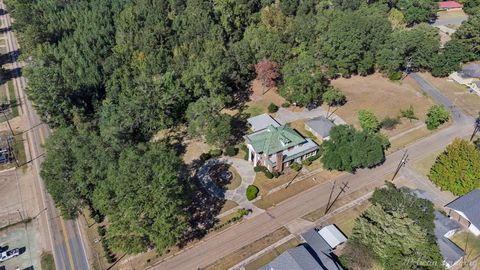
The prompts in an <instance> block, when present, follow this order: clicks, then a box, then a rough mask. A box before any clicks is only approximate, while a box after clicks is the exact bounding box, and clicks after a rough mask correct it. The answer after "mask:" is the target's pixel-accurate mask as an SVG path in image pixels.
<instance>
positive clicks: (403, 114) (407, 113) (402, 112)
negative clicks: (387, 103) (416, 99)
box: [400, 105, 418, 121]
mask: <svg viewBox="0 0 480 270" xmlns="http://www.w3.org/2000/svg"><path fill="white" fill-rule="evenodd" d="M400 116H401V117H405V118H407V119H409V120H410V121H412V119H413V120H418V117H417V116H416V115H415V111H414V110H413V106H412V105H410V107H408V109H406V110H400Z"/></svg>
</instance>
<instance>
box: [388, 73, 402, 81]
mask: <svg viewBox="0 0 480 270" xmlns="http://www.w3.org/2000/svg"><path fill="white" fill-rule="evenodd" d="M402 76H403V73H402V72H401V71H394V72H391V73H390V74H388V78H389V79H390V80H392V81H398V80H400V79H401V78H402Z"/></svg>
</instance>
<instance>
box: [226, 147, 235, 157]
mask: <svg viewBox="0 0 480 270" xmlns="http://www.w3.org/2000/svg"><path fill="white" fill-rule="evenodd" d="M237 153H238V148H236V147H235V146H233V145H229V146H227V147H226V148H225V155H227V156H229V157H233V156H235V155H236V154H237Z"/></svg>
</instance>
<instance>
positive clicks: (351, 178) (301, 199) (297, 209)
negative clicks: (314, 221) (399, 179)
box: [152, 73, 473, 270]
mask: <svg viewBox="0 0 480 270" xmlns="http://www.w3.org/2000/svg"><path fill="white" fill-rule="evenodd" d="M410 76H411V77H412V78H413V79H414V80H415V81H416V82H417V83H418V84H419V85H420V86H421V87H422V88H423V90H424V91H425V92H426V93H428V94H429V95H431V96H432V98H433V99H434V100H435V101H436V102H438V103H440V104H443V105H445V106H446V107H447V108H448V109H449V110H450V111H451V112H452V114H453V120H454V123H453V125H452V126H450V127H448V128H446V129H443V130H441V131H439V132H437V133H434V134H433V135H431V136H429V137H426V138H424V139H422V140H419V141H417V142H415V143H413V144H410V145H409V146H407V147H405V148H404V149H402V150H399V151H397V152H394V153H392V154H390V155H388V156H387V157H386V160H385V162H384V164H383V165H381V166H378V167H376V168H373V169H362V170H359V171H357V173H355V174H343V175H341V176H339V177H337V178H335V179H332V181H336V182H337V183H343V182H345V183H348V187H349V188H348V189H347V191H346V195H347V194H351V193H353V192H355V191H364V192H363V193H362V192H360V194H358V197H361V196H362V195H364V194H366V193H368V192H370V191H371V190H373V188H374V187H380V186H382V185H383V184H384V182H385V180H387V179H386V178H387V176H388V175H390V174H392V173H393V172H394V170H395V169H396V167H397V165H398V162H399V161H400V160H401V158H402V155H403V153H404V150H408V153H409V156H410V163H412V162H415V161H417V160H419V159H422V158H424V157H426V156H428V155H430V154H431V153H434V152H436V151H439V150H441V149H443V148H445V147H446V146H447V145H448V144H449V143H450V142H451V141H452V140H453V139H454V138H457V137H463V138H465V137H468V136H469V135H470V133H471V132H472V130H473V118H472V117H469V116H467V115H465V114H464V113H463V112H462V111H461V109H459V108H458V107H456V106H455V105H454V104H453V102H451V101H450V100H449V99H447V98H445V97H444V96H443V95H442V94H441V93H440V92H439V91H438V90H437V89H436V88H435V87H433V86H432V85H430V84H429V83H428V82H426V81H425V80H423V79H422V78H421V77H420V76H419V75H417V74H415V73H413V74H411V75H410ZM330 188H331V183H329V182H327V183H325V184H322V185H318V186H315V187H313V188H311V189H309V190H307V191H304V192H302V193H300V194H297V195H296V196H294V197H292V198H290V199H288V200H286V201H284V202H282V203H281V204H279V205H276V206H274V207H272V208H270V209H268V211H267V212H266V213H263V214H260V215H258V216H256V217H254V218H251V219H248V220H246V221H244V222H243V223H240V224H237V225H236V226H234V227H232V228H230V229H227V230H226V231H223V232H221V233H218V234H217V235H214V236H212V237H210V238H208V239H207V240H205V241H202V242H200V243H199V244H197V245H195V246H193V247H191V248H189V249H186V250H184V251H182V252H180V253H179V254H177V255H175V256H171V257H169V258H166V259H165V260H164V261H162V262H160V263H158V264H157V265H155V266H154V267H152V269H162V270H164V269H169V270H170V269H171V270H173V269H178V270H187V269H198V268H201V267H205V266H207V265H209V264H211V263H213V262H215V261H216V260H218V259H220V258H222V257H224V256H227V255H229V254H230V253H232V252H235V251H236V250H238V249H240V248H242V247H244V246H246V245H248V244H250V243H252V242H254V241H255V240H258V239H260V238H262V237H263V236H266V235H268V234H269V233H271V232H273V231H274V230H276V229H278V228H280V227H282V226H284V225H287V224H289V223H290V222H292V221H294V220H296V219H299V218H301V217H302V216H304V215H306V214H308V213H310V212H312V211H313V210H315V209H318V208H320V207H323V206H324V205H326V204H327V201H328V195H329V193H330Z"/></svg>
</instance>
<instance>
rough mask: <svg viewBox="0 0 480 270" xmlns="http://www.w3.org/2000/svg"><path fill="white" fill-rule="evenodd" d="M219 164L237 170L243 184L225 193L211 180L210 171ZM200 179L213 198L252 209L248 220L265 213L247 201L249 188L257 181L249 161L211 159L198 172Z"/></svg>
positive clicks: (227, 158) (226, 158)
mask: <svg viewBox="0 0 480 270" xmlns="http://www.w3.org/2000/svg"><path fill="white" fill-rule="evenodd" d="M217 164H229V165H231V166H233V167H234V168H235V169H236V170H237V172H238V174H239V175H240V177H241V178H242V183H241V184H240V186H239V187H238V188H236V189H234V190H226V191H224V190H223V189H222V188H220V187H219V186H217V185H216V184H215V183H214V182H213V180H212V178H210V174H209V171H210V168H211V167H212V166H214V165H217ZM198 179H199V180H200V182H201V183H202V185H203V186H204V187H205V189H206V190H207V191H208V192H210V194H212V195H213V196H216V197H218V198H222V199H226V200H231V201H234V202H236V203H237V204H238V207H240V208H246V209H251V210H252V214H251V215H249V216H248V217H247V218H251V217H253V216H255V215H256V214H259V213H262V212H263V210H262V209H260V208H258V207H256V206H255V205H254V204H253V203H252V202H250V201H249V200H247V197H246V192H247V187H248V186H249V185H251V184H253V182H254V181H255V172H254V171H253V166H252V165H251V164H250V163H249V162H248V161H246V160H243V159H239V158H232V157H223V158H221V159H210V160H209V161H207V162H206V163H205V164H204V165H203V166H202V167H200V169H199V170H198Z"/></svg>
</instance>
